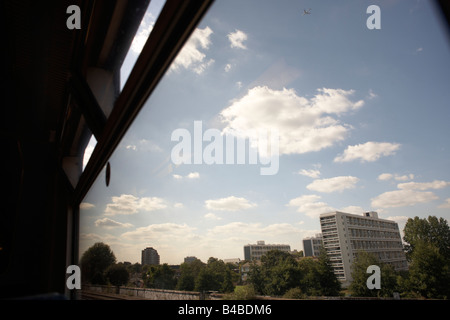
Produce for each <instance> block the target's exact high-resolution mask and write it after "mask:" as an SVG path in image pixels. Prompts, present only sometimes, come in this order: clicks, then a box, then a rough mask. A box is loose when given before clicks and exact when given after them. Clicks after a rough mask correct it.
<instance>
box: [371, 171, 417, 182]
mask: <svg viewBox="0 0 450 320" xmlns="http://www.w3.org/2000/svg"><path fill="white" fill-rule="evenodd" d="M377 179H378V180H381V181H387V180H391V179H395V180H397V181H408V180H412V179H414V174H412V173H410V174H404V175H402V176H400V175H398V174H395V175H394V174H392V173H382V174H380V175H379V176H378V178H377Z"/></svg>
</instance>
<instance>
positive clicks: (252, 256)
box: [244, 241, 291, 261]
mask: <svg viewBox="0 0 450 320" xmlns="http://www.w3.org/2000/svg"><path fill="white" fill-rule="evenodd" d="M271 250H280V251H285V252H290V251H291V246H289V245H287V244H265V242H264V241H257V242H256V244H247V245H245V246H244V259H245V260H247V261H252V260H261V257H262V256H263V255H265V254H266V253H267V252H269V251H271Z"/></svg>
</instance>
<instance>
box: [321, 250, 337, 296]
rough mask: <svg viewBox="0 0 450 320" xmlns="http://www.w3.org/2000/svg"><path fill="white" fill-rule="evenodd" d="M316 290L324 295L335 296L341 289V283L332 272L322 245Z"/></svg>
mask: <svg viewBox="0 0 450 320" xmlns="http://www.w3.org/2000/svg"><path fill="white" fill-rule="evenodd" d="M317 273H318V281H317V282H318V284H319V288H318V292H319V293H320V295H324V296H337V295H339V292H340V291H341V283H340V282H339V280H338V278H337V277H336V275H335V274H334V270H333V266H332V265H331V261H330V258H329V257H328V255H327V251H326V250H325V248H324V247H321V248H320V253H319V260H318V270H317Z"/></svg>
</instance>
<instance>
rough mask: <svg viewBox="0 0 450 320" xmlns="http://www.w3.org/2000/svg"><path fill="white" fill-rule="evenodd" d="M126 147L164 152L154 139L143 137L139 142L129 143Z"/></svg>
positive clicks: (134, 149)
mask: <svg viewBox="0 0 450 320" xmlns="http://www.w3.org/2000/svg"><path fill="white" fill-rule="evenodd" d="M125 149H127V150H133V151H146V152H162V151H163V150H162V149H161V147H160V146H159V145H158V144H156V143H155V142H154V141H152V140H147V139H141V140H139V141H137V142H134V143H130V144H127V145H126V146H125Z"/></svg>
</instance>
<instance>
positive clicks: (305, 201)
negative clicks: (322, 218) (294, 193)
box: [287, 194, 336, 218]
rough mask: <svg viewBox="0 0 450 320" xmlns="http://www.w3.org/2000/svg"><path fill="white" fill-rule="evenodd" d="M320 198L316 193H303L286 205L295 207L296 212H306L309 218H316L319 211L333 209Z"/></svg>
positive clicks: (323, 211) (324, 211)
mask: <svg viewBox="0 0 450 320" xmlns="http://www.w3.org/2000/svg"><path fill="white" fill-rule="evenodd" d="M320 199H321V197H320V196H318V195H314V194H311V195H303V196H300V197H298V198H294V199H292V200H290V201H289V203H288V204H287V206H289V207H297V212H301V213H304V214H306V215H307V216H308V217H310V218H318V217H319V215H320V214H321V213H326V212H331V211H335V210H336V209H334V208H333V207H330V206H329V205H328V204H326V203H325V202H321V201H319V200H320Z"/></svg>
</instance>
